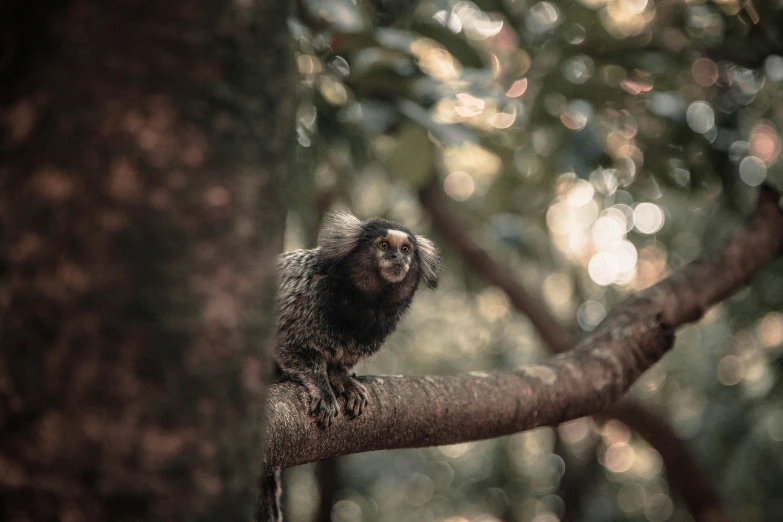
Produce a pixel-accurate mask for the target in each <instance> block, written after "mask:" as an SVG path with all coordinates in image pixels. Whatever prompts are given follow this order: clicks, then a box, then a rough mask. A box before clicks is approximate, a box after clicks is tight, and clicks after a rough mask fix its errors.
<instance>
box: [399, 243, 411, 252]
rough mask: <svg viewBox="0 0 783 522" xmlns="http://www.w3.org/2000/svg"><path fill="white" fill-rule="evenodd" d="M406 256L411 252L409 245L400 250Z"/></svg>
mask: <svg viewBox="0 0 783 522" xmlns="http://www.w3.org/2000/svg"><path fill="white" fill-rule="evenodd" d="M400 250H402V251H403V252H405V253H406V254H407V253H408V252H409V251H410V247H409V246H408V245H402V248H401V249H400Z"/></svg>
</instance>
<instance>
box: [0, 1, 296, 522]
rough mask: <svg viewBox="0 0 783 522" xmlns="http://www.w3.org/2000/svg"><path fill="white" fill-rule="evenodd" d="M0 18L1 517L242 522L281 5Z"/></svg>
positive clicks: (71, 10)
mask: <svg viewBox="0 0 783 522" xmlns="http://www.w3.org/2000/svg"><path fill="white" fill-rule="evenodd" d="M3 9H4V14H6V15H8V16H7V17H6V18H5V20H4V21H3V22H0V29H2V32H3V43H4V46H6V47H5V48H4V52H3V60H2V63H0V79H1V80H2V82H0V84H1V85H2V93H0V104H2V110H0V112H2V113H5V114H7V115H8V116H7V117H6V118H5V120H3V122H2V123H3V127H2V135H0V140H2V141H0V143H1V144H2V148H3V149H4V150H5V152H4V154H3V158H2V160H0V223H2V227H1V228H0V316H1V317H2V318H3V319H2V321H0V343H2V350H0V519H3V520H66V519H67V520H74V521H75V520H107V521H110V520H130V519H133V520H185V519H187V520H221V521H225V520H243V521H244V520H248V519H249V518H250V515H251V513H252V509H253V506H254V504H255V496H256V493H255V484H256V483H257V478H258V476H259V474H260V471H261V465H260V462H261V460H262V446H261V430H260V429H259V422H258V419H259V418H261V416H262V415H263V413H262V405H263V395H264V389H265V378H266V377H265V376H266V371H265V370H266V368H265V366H266V365H267V362H268V361H269V360H270V357H269V355H268V354H267V353H264V350H268V349H269V348H268V347H271V345H272V342H271V340H272V335H273V330H274V311H273V300H274V288H275V286H276V285H275V283H274V266H275V258H276V255H277V254H278V252H279V251H280V250H281V247H282V231H283V220H284V209H283V206H282V205H281V203H280V198H279V185H280V183H281V181H282V179H283V176H284V174H285V172H286V157H287V154H288V144H289V129H290V127H291V122H292V121H293V111H292V106H293V92H294V88H293V87H294V77H293V74H292V68H291V63H292V60H291V59H290V52H289V45H288V32H287V26H286V22H287V11H288V5H287V3H286V2H282V1H280V2H271V1H267V2H264V1H253V0H248V1H246V2H214V1H188V0H171V1H166V2H139V1H137V0H118V1H115V2H109V3H96V2H77V1H71V2H66V1H57V2H48V3H46V2H45V3H44V4H43V5H42V4H41V3H37V2H17V1H13V0H12V1H11V2H10V4H9V5H8V6H7V7H4V8H3Z"/></svg>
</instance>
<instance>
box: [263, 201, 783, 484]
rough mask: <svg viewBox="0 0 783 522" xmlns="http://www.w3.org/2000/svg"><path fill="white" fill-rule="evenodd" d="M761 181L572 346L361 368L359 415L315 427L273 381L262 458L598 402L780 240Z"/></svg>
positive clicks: (429, 437) (291, 392)
mask: <svg viewBox="0 0 783 522" xmlns="http://www.w3.org/2000/svg"><path fill="white" fill-rule="evenodd" d="M778 197H779V196H777V195H776V194H775V193H773V192H772V190H770V189H765V190H764V191H762V194H761V197H760V199H759V204H758V207H757V209H756V212H755V213H754V214H753V216H752V217H751V218H750V219H749V220H748V221H747V223H746V224H745V225H744V226H742V227H741V228H740V229H739V230H737V232H736V233H735V234H734V236H733V237H732V239H731V240H730V241H729V243H728V244H727V245H726V246H724V247H723V248H722V249H721V250H719V251H718V252H716V253H715V254H713V255H710V256H706V257H703V258H701V259H699V260H697V261H695V262H693V263H691V264H689V265H686V266H685V267H684V268H683V269H681V270H680V271H678V272H676V273H674V274H672V275H671V276H670V277H668V278H667V279H665V280H663V281H661V282H660V283H658V284H656V285H654V286H653V287H651V288H649V289H647V290H645V291H643V292H640V293H639V294H637V295H636V296H633V297H631V298H629V299H627V300H626V301H625V302H624V303H623V304H621V305H620V306H618V307H617V308H616V309H615V310H614V311H613V313H612V314H611V315H610V316H609V317H608V318H607V319H606V320H605V321H604V322H603V323H602V324H601V325H600V326H599V327H598V328H597V329H596V330H595V331H594V332H593V333H592V334H591V335H590V336H588V337H587V338H586V339H585V340H584V341H582V342H581V343H579V344H578V345H577V346H576V348H574V349H573V350H571V351H569V352H567V353H563V354H561V355H558V356H556V357H555V358H553V359H552V360H551V361H548V362H546V363H544V364H537V365H529V366H523V367H521V368H519V369H518V370H516V371H498V372H492V373H469V374H465V375H456V376H449V377H367V378H365V381H366V383H367V388H368V389H369V392H370V395H371V397H372V402H371V404H370V406H369V408H368V409H367V410H366V411H365V412H364V413H363V414H362V416H361V417H359V418H357V419H352V420H349V419H346V418H345V417H344V416H341V417H339V418H338V419H337V421H336V422H335V423H334V424H333V425H332V426H331V427H330V428H328V429H326V430H320V429H319V428H318V427H317V426H316V425H315V423H314V422H313V421H312V419H310V418H309V416H308V415H307V413H306V411H305V408H304V404H305V396H304V392H303V390H302V389H301V388H300V387H299V386H297V385H295V384H293V383H282V384H277V385H274V386H272V387H271V388H270V402H269V408H268V414H267V428H268V438H267V447H266V450H265V462H264V468H265V471H266V472H268V471H270V470H271V469H276V468H283V467H288V466H294V465H298V464H303V463H306V462H313V461H316V460H322V459H326V458H331V457H336V456H339V455H347V454H350V453H358V452H364V451H374V450H380V449H393V448H414V447H423V446H432V445H439V444H454V443H458V442H465V441H471V440H479V439H487V438H492V437H498V436H502V435H507V434H510V433H515V432H518V431H523V430H527V429H531V428H535V427H538V426H551V425H556V424H559V423H561V422H564V421H566V420H570V419H575V418H578V417H583V416H585V415H590V414H595V413H598V412H601V411H603V410H604V409H606V408H607V407H608V406H609V405H611V404H612V403H614V402H615V401H617V400H618V399H619V398H620V397H621V396H622V395H623V394H624V393H625V391H626V390H627V389H628V387H629V386H630V385H631V384H632V383H633V382H634V381H635V380H636V379H637V378H638V377H639V376H640V375H641V374H642V372H644V371H645V370H646V369H647V368H649V367H650V366H651V365H652V364H653V363H654V362H655V361H657V360H658V359H660V357H661V356H662V355H663V354H664V353H665V352H666V351H667V350H668V349H669V348H671V345H672V342H673V328H676V327H678V326H681V325H683V324H685V323H687V322H690V321H695V320H697V319H698V318H700V317H701V316H702V315H703V313H704V312H705V311H706V310H707V308H708V307H710V306H711V305H713V304H715V303H717V302H719V301H720V300H722V299H723V298H725V297H726V296H728V295H729V294H731V293H732V292H734V291H736V290H737V289H738V288H739V287H740V286H741V285H743V284H744V283H746V282H747V281H748V280H749V279H750V278H751V277H753V275H754V274H755V273H756V272H758V270H759V269H760V268H761V267H762V266H764V265H765V264H766V263H767V262H769V261H770V260H771V259H772V258H773V257H775V256H777V255H779V254H780V253H781V251H783V211H781V209H780V208H779V207H778V202H777V198H778Z"/></svg>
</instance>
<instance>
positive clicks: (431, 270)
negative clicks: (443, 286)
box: [318, 212, 440, 292]
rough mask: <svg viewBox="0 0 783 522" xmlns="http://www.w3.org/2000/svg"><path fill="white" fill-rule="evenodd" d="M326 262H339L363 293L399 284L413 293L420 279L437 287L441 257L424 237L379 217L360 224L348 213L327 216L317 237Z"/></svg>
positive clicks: (432, 286) (430, 285)
mask: <svg viewBox="0 0 783 522" xmlns="http://www.w3.org/2000/svg"><path fill="white" fill-rule="evenodd" d="M318 242H319V244H320V246H321V252H322V255H323V257H324V259H325V260H327V262H328V263H330V264H332V265H335V264H338V263H342V264H343V265H344V266H345V268H347V269H348V271H349V273H350V274H351V279H352V280H353V282H354V283H355V284H356V286H357V287H358V288H359V289H361V290H363V291H366V292H375V291H379V290H382V289H383V288H384V287H388V286H389V285H395V284H399V285H402V286H405V287H409V288H410V291H414V290H415V289H416V286H417V285H418V283H419V280H420V279H423V280H424V282H425V283H426V284H427V286H429V287H430V288H435V287H436V286H437V285H438V276H439V272H440V255H439V254H438V251H437V249H436V248H435V245H434V244H433V243H432V241H430V240H429V239H427V238H425V237H424V236H416V235H414V234H412V233H411V232H410V231H409V230H408V229H407V228H405V227H403V226H402V225H398V224H397V223H393V222H391V221H387V220H385V219H380V218H372V219H368V220H367V221H360V220H359V219H358V218H357V217H355V216H354V215H352V214H349V213H347V212H335V213H331V214H329V215H328V216H327V218H326V220H325V222H324V226H323V228H322V229H321V233H320V235H319V241H318Z"/></svg>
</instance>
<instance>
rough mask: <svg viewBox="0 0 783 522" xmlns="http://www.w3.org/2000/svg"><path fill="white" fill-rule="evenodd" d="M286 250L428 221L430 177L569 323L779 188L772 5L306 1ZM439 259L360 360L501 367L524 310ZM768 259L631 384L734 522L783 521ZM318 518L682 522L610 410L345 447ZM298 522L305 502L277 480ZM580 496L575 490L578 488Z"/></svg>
mask: <svg viewBox="0 0 783 522" xmlns="http://www.w3.org/2000/svg"><path fill="white" fill-rule="evenodd" d="M297 8H298V9H297V10H298V14H297V16H296V18H294V19H292V20H291V22H290V28H291V34H292V37H293V40H294V45H295V48H296V52H297V58H296V59H297V65H298V69H299V72H300V75H301V81H300V84H299V93H298V94H299V108H298V113H297V141H298V143H297V145H296V150H295V158H296V162H297V164H298V168H297V174H296V180H295V187H296V188H295V191H294V193H293V194H292V197H291V201H290V208H291V212H290V216H289V226H288V231H287V248H295V247H302V246H311V245H312V241H313V238H314V237H315V229H316V227H317V222H318V216H319V215H320V214H322V213H323V212H324V211H325V210H326V209H327V208H329V207H330V206H333V205H337V206H347V207H349V208H351V209H352V210H353V211H354V212H355V213H356V214H357V215H359V216H360V217H362V218H366V217H369V216H373V215H381V216H385V217H387V218H389V219H392V220H395V221H398V222H401V223H404V224H406V225H408V226H409V227H411V228H412V229H414V230H416V231H417V232H421V233H425V234H429V235H431V236H432V237H433V238H434V239H435V240H436V241H438V240H439V238H438V232H437V230H431V229H428V225H427V223H428V221H427V219H426V212H425V211H424V209H422V208H421V206H420V204H419V202H418V198H417V188H418V187H420V186H421V185H422V184H424V183H426V182H428V181H430V180H431V179H433V178H435V179H436V180H437V182H438V183H440V184H442V186H443V188H444V189H445V192H446V194H447V195H448V197H449V198H450V199H451V200H452V207H453V208H452V209H453V211H454V213H455V214H456V215H457V216H458V218H459V219H460V220H461V221H463V222H464V223H465V225H464V226H465V233H466V234H469V235H470V236H471V237H472V238H474V239H475V240H476V241H477V242H478V243H479V244H480V245H481V246H482V247H483V248H485V249H487V251H489V252H490V253H491V254H492V255H493V256H494V257H495V258H496V259H497V260H498V261H499V262H501V263H502V264H503V265H504V266H506V267H507V270H509V271H510V272H511V273H513V274H514V275H515V277H516V278H517V279H518V280H519V281H520V282H521V283H522V284H524V285H525V286H526V287H527V288H529V289H530V290H531V291H533V292H535V293H537V294H539V295H540V296H541V301H542V304H543V305H545V306H547V307H548V308H549V309H550V310H551V311H552V312H553V313H554V314H555V316H556V317H557V318H558V319H560V320H561V321H562V322H563V323H564V324H567V325H574V328H575V329H578V330H579V331H582V332H585V331H590V330H592V329H593V328H595V326H596V325H597V324H598V323H599V322H600V321H601V320H602V318H603V317H604V316H605V314H606V313H607V310H611V309H612V308H613V307H614V306H616V305H617V304H618V303H619V302H620V301H621V300H622V299H623V298H624V297H626V296H627V295H628V294H629V293H632V292H634V291H637V290H639V289H641V288H644V287H646V286H649V285H650V284H652V283H654V282H656V281H658V280H660V279H661V278H663V277H665V276H666V275H667V274H668V273H669V272H670V271H671V270H672V269H676V268H678V267H680V266H681V265H682V264H683V263H685V262H687V261H689V260H692V259H694V258H695V257H697V256H699V255H700V254H702V252H705V251H710V250H711V249H713V248H715V247H716V246H717V245H718V244H720V243H721V242H722V241H723V240H724V239H725V238H726V237H727V236H728V235H729V234H730V233H731V231H732V230H733V228H734V227H735V226H736V224H737V223H738V222H739V221H740V219H741V218H742V216H743V215H744V214H745V213H746V212H747V211H748V210H749V209H750V208H752V206H753V204H754V199H755V195H756V193H757V188H756V187H757V186H758V185H760V184H761V183H762V182H767V183H770V184H772V185H776V186H778V187H780V188H783V161H781V160H780V159H779V156H780V141H781V128H783V127H782V125H783V89H781V85H782V82H783V1H781V0H768V1H765V2H751V1H747V0H745V1H740V0H714V1H707V0H668V1H667V0H658V1H654V0H578V1H574V0H570V1H555V0H552V1H542V2H535V1H532V0H531V1H528V0H477V1H476V3H473V2H469V1H454V0H423V1H422V2H413V1H409V0H379V1H376V2H370V1H368V0H324V1H319V2H316V1H306V0H301V1H300V2H299V4H298V5H297ZM439 244H440V246H441V247H442V249H443V250H444V254H445V258H446V270H445V274H444V278H443V283H442V286H441V288H440V289H439V290H438V291H437V292H427V291H422V292H421V293H420V295H419V296H418V297H417V299H416V301H415V305H414V307H413V309H412V310H411V312H410V313H409V314H408V316H407V318H406V319H405V321H404V322H403V324H402V326H401V328H400V329H399V330H398V331H397V332H396V334H395V335H394V336H393V338H392V339H391V340H390V341H389V342H388V343H387V347H386V348H385V349H384V350H382V351H381V352H380V353H379V354H378V355H377V356H376V357H375V358H373V359H372V360H370V361H368V362H367V363H364V364H363V365H362V367H361V368H359V371H360V373H385V374H389V373H404V374H433V373H441V374H443V373H457V372H464V371H471V370H484V369H492V368H504V367H512V366H515V365H519V364H523V363H528V362H531V361H535V360H539V359H541V358H544V357H546V356H547V353H548V350H547V347H546V346H543V345H542V343H541V342H540V340H539V339H538V337H537V334H536V333H535V331H534V330H533V328H532V327H531V325H530V323H529V321H528V320H527V319H526V318H525V317H524V316H522V315H521V314H519V313H517V312H516V311H514V310H513V309H511V308H510V306H509V301H508V298H507V297H506V296H505V294H504V293H503V292H502V291H500V290H498V289H497V288H493V287H489V286H487V285H486V283H485V282H484V281H482V280H481V279H480V278H479V277H478V276H476V275H475V274H474V273H473V271H472V270H471V268H470V267H469V266H466V264H465V263H464V261H463V260H461V259H460V258H459V256H458V255H457V254H456V253H455V252H453V251H452V250H450V248H449V245H448V244H446V243H445V242H444V241H442V240H441V241H439ZM781 309H783V263H781V262H780V261H778V262H776V263H773V265H772V266H771V267H769V268H768V269H767V270H765V271H764V272H763V273H762V274H760V275H759V276H758V277H757V278H756V279H755V281H754V282H753V283H752V285H751V286H750V287H748V288H746V289H744V290H742V291H740V292H739V293H738V294H737V295H735V296H733V297H732V298H730V299H728V300H727V301H726V302H724V303H722V304H721V305H719V306H717V307H715V308H714V309H713V310H712V311H710V312H709V313H708V315H707V316H706V317H705V318H704V319H703V320H702V321H701V322H700V323H698V324H696V325H692V326H688V327H686V328H684V329H683V330H681V332H680V334H679V335H678V339H677V344H676V347H675V349H674V350H673V352H672V353H670V354H669V355H667V356H666V357H665V359H664V360H663V361H662V362H661V363H660V364H658V365H657V366H656V367H654V368H653V369H652V370H651V371H649V372H648V373H647V374H646V375H645V376H644V377H643V378H642V379H641V381H640V382H638V383H637V384H636V385H635V386H634V388H633V392H632V393H633V394H634V395H636V396H637V397H638V398H640V400H643V401H644V402H645V403H647V404H648V405H649V407H650V408H652V409H655V410H657V411H659V412H660V413H661V414H662V415H664V416H665V417H666V418H668V419H669V420H670V421H671V423H672V425H673V427H674V428H675V430H676V431H677V433H678V434H679V435H680V436H681V437H682V438H683V439H686V440H687V444H688V446H689V448H690V449H691V450H692V451H693V452H694V453H695V455H696V456H697V458H698V460H699V462H700V463H701V465H702V466H703V468H704V469H705V470H706V472H707V473H708V475H709V476H710V477H711V478H712V480H713V481H714V483H715V485H716V487H717V488H718V491H719V493H720V495H721V496H722V498H723V499H724V500H725V502H726V503H727V506H728V508H729V510H730V513H731V514H732V515H733V516H734V517H735V518H736V519H737V520H743V521H762V520H769V521H773V520H783V496H781V495H780V489H781V486H783V469H782V468H783V466H781V463H783V396H782V395H781V379H780V376H781V369H782V368H783V359H782V358H781V352H782V350H783V313H781ZM339 466H340V481H341V483H340V491H339V493H338V497H337V499H336V503H335V505H334V507H333V511H332V517H333V520H336V521H339V522H353V521H360V520H362V521H376V520H378V521H398V520H405V521H431V520H436V521H446V520H448V521H449V522H464V521H468V520H469V521H493V520H504V521H528V520H531V521H535V522H555V521H557V520H584V521H599V520H639V521H641V520H648V521H650V522H662V521H665V520H676V521H687V520H691V518H690V515H689V514H688V513H687V511H685V509H684V508H683V507H682V505H681V503H680V501H679V500H678V499H677V498H676V496H674V495H672V494H671V492H670V491H669V488H668V485H667V483H666V479H665V475H664V472H663V469H662V463H661V459H660V456H659V455H658V454H657V452H656V451H655V450H654V449H652V448H651V447H650V446H648V445H647V444H646V443H645V442H644V441H643V440H641V439H639V437H638V436H636V435H634V434H632V433H631V432H630V431H629V430H628V429H627V428H626V427H625V426H623V425H622V424H620V423H618V422H610V423H608V424H606V425H603V426H600V425H597V424H595V423H594V422H593V421H592V420H589V419H582V420H578V421H574V422H571V423H568V424H566V425H564V426H561V427H560V428H558V429H557V430H552V429H540V430H536V431H533V432H529V433H523V434H519V435H515V436H512V437H508V438H504V439H498V440H492V441H485V442H478V443H469V444H462V445H458V446H453V447H444V448H428V449H422V450H408V451H395V452H379V453H373V454H364V455H356V456H350V457H347V458H343V459H341V460H340V462H339ZM290 477H291V485H290V487H289V490H288V493H287V494H288V505H289V513H290V520H292V521H306V520H310V519H311V518H310V517H311V516H312V512H313V510H314V509H315V506H316V505H317V495H316V494H315V493H314V492H315V491H317V489H318V488H317V485H316V482H315V478H314V475H313V470H312V466H303V467H299V468H296V469H293V470H291V472H290ZM574 492H576V494H574Z"/></svg>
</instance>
